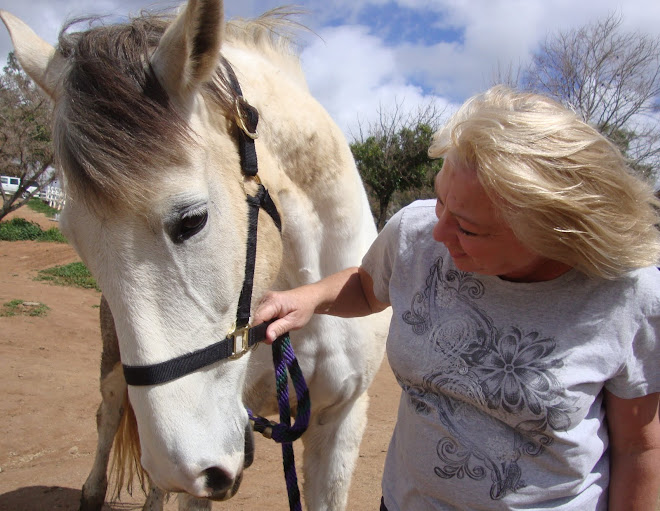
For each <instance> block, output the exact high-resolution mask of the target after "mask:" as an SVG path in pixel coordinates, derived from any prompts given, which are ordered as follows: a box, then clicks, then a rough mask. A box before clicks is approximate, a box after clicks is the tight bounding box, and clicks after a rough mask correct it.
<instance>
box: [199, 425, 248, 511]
mask: <svg viewBox="0 0 660 511" xmlns="http://www.w3.org/2000/svg"><path fill="white" fill-rule="evenodd" d="M243 452H244V459H243V468H244V469H245V468H248V467H249V466H250V465H252V462H253V461H254V436H253V434H252V428H251V426H250V423H249V422H248V424H247V425H246V426H245V447H244V451H243ZM204 476H205V478H206V489H207V491H208V497H207V498H208V499H209V500H215V501H220V500H228V499H230V498H232V497H233V496H234V495H236V493H238V488H239V487H240V486H241V481H242V480H243V471H241V472H239V473H238V474H237V475H236V477H231V476H229V475H228V474H227V473H226V472H225V471H224V470H222V469H221V468H218V467H210V468H207V469H206V470H204Z"/></svg>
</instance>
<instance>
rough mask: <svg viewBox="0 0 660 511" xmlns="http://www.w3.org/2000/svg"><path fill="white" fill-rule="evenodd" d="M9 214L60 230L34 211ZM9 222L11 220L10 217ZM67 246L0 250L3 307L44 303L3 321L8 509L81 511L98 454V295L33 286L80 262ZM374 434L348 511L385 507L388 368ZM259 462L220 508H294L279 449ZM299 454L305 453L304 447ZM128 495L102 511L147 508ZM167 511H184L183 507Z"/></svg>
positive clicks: (2, 430)
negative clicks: (41, 273) (40, 276)
mask: <svg viewBox="0 0 660 511" xmlns="http://www.w3.org/2000/svg"><path fill="white" fill-rule="evenodd" d="M11 216H18V217H22V218H27V219H28V220H32V221H36V222H38V223H39V224H40V225H41V226H42V228H44V229H46V228H50V227H54V226H55V227H56V226H57V223H56V222H54V221H52V220H49V219H47V218H46V217H45V216H43V215H41V214H38V213H35V212H34V211H32V210H30V209H28V208H25V207H24V208H21V209H19V210H18V211H16V212H14V213H13V214H12V215H11ZM11 216H10V218H11ZM78 260H79V259H78V257H77V256H76V254H75V252H74V251H73V250H72V249H71V247H69V246H68V245H64V244H56V243H36V242H0V304H4V303H6V302H8V301H10V300H14V299H21V300H25V301H30V302H41V303H44V304H46V305H47V306H48V307H49V308H50V310H49V312H48V315H47V316H45V317H26V316H14V317H0V388H2V389H3V393H2V397H1V398H0V511H44V510H59V509H62V510H76V509H78V502H79V500H80V488H81V487H82V485H83V483H84V481H85V479H86V477H87V474H88V472H89V470H90V468H91V465H92V461H93V455H94V449H95V446H96V425H95V413H96V408H97V406H98V404H99V401H100V395H99V392H98V367H99V360H100V333H99V327H98V303H99V297H100V294H99V293H98V292H96V291H93V290H84V289H75V288H69V287H60V286H55V285H51V284H48V283H45V282H40V281H35V280H34V277H35V276H36V274H37V271H38V270H41V269H45V268H50V267H52V266H57V265H62V264H68V263H71V262H74V261H78ZM369 394H370V396H371V407H370V410H369V426H368V432H367V434H366V435H365V438H364V440H363V443H362V448H361V453H360V459H359V461H358V467H357V470H356V473H355V477H354V479H353V483H352V486H351V493H350V497H349V509H350V510H358V511H362V510H370V509H377V508H378V502H379V500H380V475H381V471H382V468H383V463H384V458H385V450H386V449H387V444H388V441H389V437H390V434H391V432H392V428H393V427H394V419H395V417H396V408H397V403H398V395H399V391H398V386H397V385H396V382H395V381H394V378H393V376H392V374H391V372H390V370H389V367H388V366H387V363H386V362H385V363H384V364H383V367H382V368H381V370H380V372H379V374H378V376H377V378H376V381H375V382H374V384H373V385H372V387H371V390H370V392H369ZM255 440H256V460H255V463H254V464H253V465H252V467H250V469H248V470H247V472H246V474H245V478H244V480H243V484H242V486H241V489H240V491H239V494H238V495H237V496H236V497H235V498H233V499H232V500H230V501H228V502H226V503H216V504H214V507H213V509H214V510H224V509H226V510H248V509H250V510H251V509H257V508H260V509H269V510H272V511H286V509H288V505H287V499H286V490H285V485H284V478H283V475H282V462H281V458H280V456H281V455H280V451H279V447H278V446H276V445H275V444H274V443H273V442H271V441H269V440H266V439H264V438H262V437H260V436H255ZM295 449H296V456H297V458H298V459H301V457H302V446H301V445H299V444H296V446H295ZM143 499H144V498H143V497H142V496H141V495H136V498H131V497H130V496H128V495H124V496H123V498H122V501H121V502H117V503H110V504H106V506H105V507H104V511H111V510H112V511H127V510H135V509H140V506H141V502H142V501H143ZM166 509H167V510H168V511H170V510H172V511H173V510H175V509H177V506H176V503H175V499H172V500H171V501H170V502H169V503H168V504H167V505H166Z"/></svg>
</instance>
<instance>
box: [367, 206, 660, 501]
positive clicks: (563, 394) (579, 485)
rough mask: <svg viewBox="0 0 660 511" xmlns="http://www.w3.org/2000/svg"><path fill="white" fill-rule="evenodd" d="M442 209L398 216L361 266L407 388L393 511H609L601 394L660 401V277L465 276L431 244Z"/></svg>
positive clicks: (391, 491) (395, 448)
mask: <svg viewBox="0 0 660 511" xmlns="http://www.w3.org/2000/svg"><path fill="white" fill-rule="evenodd" d="M434 207H435V201H433V200H430V201H419V202H416V203H414V204H412V205H410V206H408V207H407V208H404V209H403V210H401V211H400V212H399V213H397V214H396V215H395V216H394V217H393V218H392V219H391V220H390V221H389V222H388V223H387V225H386V226H385V228H384V229H383V231H382V232H381V233H380V235H379V236H378V238H377V240H376V241H375V242H374V244H373V246H372V247H371V249H370V250H369V252H368V253H367V255H366V256H365V257H364V260H363V263H362V265H363V268H364V269H365V270H366V271H367V272H368V273H369V274H370V275H371V277H372V278H373V281H374V291H375V294H376V297H377V298H378V299H379V300H381V301H384V302H389V303H391V304H392V312H393V314H392V323H391V326H390V332H389V337H388V341H387V355H388V359H389V362H390V365H391V366H392V369H393V371H394V374H395V376H396V378H397V380H398V382H399V384H400V385H401V388H402V389H403V392H402V395H401V401H400V404H399V413H398V418H397V424H396V427H395V430H394V434H393V436H392V440H391V443H390V446H389V450H388V453H387V458H386V463H385V471H384V474H383V495H384V499H385V505H386V506H387V508H388V510H389V511H428V510H430V509H438V510H439V509H441V510H454V509H457V510H458V509H460V510H486V509H487V510H494V509H554V510H575V511H578V510H579V511H591V510H599V511H605V510H606V509H607V486H608V480H609V460H608V451H607V447H608V433H607V424H606V423H605V421H604V416H605V409H604V404H603V393H602V390H603V388H606V389H607V390H608V391H610V392H612V393H613V394H615V395H617V396H619V397H621V398H626V399H628V398H635V397H640V396H644V395H647V394H650V393H653V392H658V391H660V377H659V376H658V362H659V360H658V359H659V356H658V349H657V338H658V333H659V332H660V272H659V271H658V270H657V269H656V268H646V269H642V270H638V271H635V272H633V273H632V274H631V275H630V276H629V277H626V278H622V279H619V280H616V281H608V280H604V279H596V278H590V277H587V276H586V275H584V274H583V273H581V272H579V271H576V270H571V271H569V272H568V273H565V274H564V275H562V276H561V277H559V278H557V279H554V280H551V281H547V282H537V283H514V282H508V281H504V280H502V279H499V278H497V277H493V276H484V275H478V274H473V273H466V272H462V271H460V270H458V269H457V268H456V267H455V266H454V264H453V262H452V259H451V257H450V255H449V253H448V252H447V250H446V249H445V247H444V245H442V244H441V243H438V242H436V241H435V240H433V238H432V234H431V233H432V229H433V226H434V224H435V222H436V218H435V213H434Z"/></svg>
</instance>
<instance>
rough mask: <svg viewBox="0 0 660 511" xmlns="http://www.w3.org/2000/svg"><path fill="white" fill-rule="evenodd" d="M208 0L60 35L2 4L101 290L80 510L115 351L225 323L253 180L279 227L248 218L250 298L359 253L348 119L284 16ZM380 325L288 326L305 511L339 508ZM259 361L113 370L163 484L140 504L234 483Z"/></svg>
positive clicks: (224, 491) (257, 398) (112, 418)
mask: <svg viewBox="0 0 660 511" xmlns="http://www.w3.org/2000/svg"><path fill="white" fill-rule="evenodd" d="M222 7H223V6H222V0H190V1H189V3H188V4H187V5H185V6H184V7H183V8H182V9H181V12H180V14H179V15H178V16H176V17H175V18H174V19H167V20H165V19H163V18H157V17H153V16H143V17H140V18H136V19H133V20H131V21H130V22H129V23H127V24H124V25H114V26H97V27H95V28H92V29H90V30H87V31H85V32H80V33H68V34H67V33H66V32H65V35H62V36H61V37H60V41H59V44H58V46H57V48H54V47H52V46H51V45H49V44H48V43H46V42H44V41H43V40H42V39H40V38H39V37H38V36H37V35H36V34H35V33H34V32H33V31H32V30H31V29H30V28H29V27H28V26H27V25H25V24H24V23H23V22H22V21H20V20H19V19H17V18H16V17H14V16H12V15H11V14H9V13H7V12H2V13H1V17H2V19H3V21H4V22H5V25H6V26H7V28H8V29H9V32H10V35H11V37H12V41H13V44H14V47H15V53H16V56H17V58H18V60H19V62H20V63H21V65H22V67H23V69H24V70H25V71H26V72H27V74H28V75H29V76H30V77H31V78H32V79H34V81H35V82H36V83H37V84H38V85H39V86H40V87H41V88H42V89H43V90H44V91H45V92H46V93H47V95H48V96H50V98H52V100H53V101H54V143H55V149H56V153H57V157H58V161H59V165H60V167H61V170H62V173H63V178H64V183H65V189H66V194H67V202H66V207H65V209H64V211H63V212H62V216H61V225H62V229H63V231H64V234H65V235H66V236H67V238H68V240H69V241H70V242H71V244H72V245H73V246H74V247H75V249H76V251H77V252H78V254H79V255H80V257H81V258H82V260H83V261H84V263H85V264H86V265H87V266H88V268H89V269H90V270H91V272H92V273H93V274H94V276H95V277H96V279H97V280H98V282H99V284H100V286H101V288H102V289H103V295H104V297H105V299H107V302H105V300H104V301H103V304H102V311H101V314H102V323H103V325H104V326H103V335H104V354H103V359H102V385H101V387H102V394H103V403H102V405H101V407H100V408H99V443H98V451H97V459H96V462H95V465H94V468H93V469H92V473H91V474H90V477H89V479H88V480H87V482H86V483H85V487H84V490H83V503H82V504H83V507H84V508H86V509H93V508H97V509H99V508H100V505H102V503H103V499H104V497H105V491H106V488H105V484H106V479H105V478H106V470H107V463H108V455H109V452H110V447H111V445H112V437H113V435H114V432H115V431H116V429H117V426H118V423H119V418H120V416H121V411H122V408H123V405H122V399H123V395H124V389H125V388H126V383H125V381H124V375H123V373H122V367H121V364H120V363H119V353H120V354H121V363H123V364H124V365H126V366H137V367H140V366H149V365H153V364H157V363H160V362H164V361H167V360H170V359H173V358H176V357H181V356H184V355H185V354H188V353H192V352H196V351H197V350H201V349H203V348H205V347H207V346H209V345H211V344H213V343H215V342H217V341H218V340H220V339H223V338H224V337H225V336H226V335H227V334H228V332H230V331H232V329H233V324H234V323H235V322H236V319H237V312H236V311H237V307H238V305H239V295H240V294H241V290H242V287H243V281H244V277H245V275H246V259H247V258H248V256H246V253H247V250H248V249H247V247H248V246H249V240H248V233H247V231H248V227H247V218H248V209H249V207H248V204H247V202H246V197H247V196H254V195H256V194H257V192H258V191H259V190H260V189H261V188H260V183H263V185H264V186H265V188H266V189H267V190H268V191H269V193H270V197H272V204H271V205H272V208H270V209H273V208H276V210H277V212H278V213H279V215H280V217H281V232H280V230H279V229H278V225H277V222H276V221H275V220H274V219H272V218H271V217H270V216H269V215H268V214H261V215H260V216H259V220H258V230H257V235H256V239H257V240H258V243H257V249H256V259H255V265H254V266H255V267H254V288H253V292H252V297H253V299H252V302H251V303H252V305H255V304H256V303H257V302H258V300H259V298H260V297H261V296H262V295H263V294H264V293H265V292H266V291H267V290H269V289H285V288H291V287H294V286H299V285H302V284H305V283H310V282H313V281H316V280H318V279H320V278H322V277H324V276H325V275H328V274H330V273H332V272H335V271H337V270H340V269H342V268H344V267H347V266H351V265H355V264H358V263H359V262H360V260H361V257H362V255H363V253H364V252H365V250H366V249H367V248H368V246H369V244H370V243H371V241H372V240H373V238H374V237H375V235H376V231H375V228H374V224H373V220H372V217H371V214H370V210H369V205H368V202H367V198H366V194H365V192H364V188H363V185H362V183H361V180H360V178H359V175H358V173H357V171H356V168H355V165H354V162H353V159H352V156H351V153H350V150H349V147H348V145H347V143H346V141H345V138H344V136H343V135H342V133H341V132H340V130H339V129H338V128H337V126H336V125H335V124H334V123H333V122H332V120H331V119H330V117H329V116H328V114H327V113H326V112H325V111H324V110H323V108H322V107H321V106H320V105H319V104H318V103H317V102H316V101H315V100H314V99H313V98H312V97H311V95H310V93H309V90H308V88H307V86H306V83H305V80H304V77H303V74H302V72H301V69H300V65H299V62H298V59H297V58H296V57H295V56H294V55H292V54H291V53H290V52H289V51H288V47H287V45H286V44H285V43H286V41H287V40H288V39H287V38H282V37H279V36H273V32H274V31H277V30H278V29H282V27H284V29H286V22H285V20H283V19H282V17H281V16H278V15H277V14H278V13H275V15H273V14H271V15H267V16H265V17H262V18H259V19H258V20H255V21H254V22H230V23H227V24H225V23H224V20H223V8H222ZM280 31H281V30H280ZM234 73H235V75H234V76H235V79H233V78H232V74H234ZM238 89H240V90H238ZM241 91H242V95H243V98H245V99H242V98H241V97H240V94H241ZM248 103H249V104H248ZM256 112H258V114H259V120H258V124H257V123H256V115H255V113H256ZM255 125H256V126H255ZM255 128H256V130H258V139H257V140H256V142H255V143H254V144H255V145H254V147H255V148H256V156H257V161H258V169H259V170H258V179H257V178H255V177H253V176H252V175H250V173H245V172H244V171H242V170H241V169H242V166H241V163H242V161H243V160H245V159H248V160H250V159H251V158H250V156H245V155H243V156H241V155H240V154H239V152H240V151H241V150H242V149H243V142H242V141H241V139H244V140H248V139H247V138H245V137H246V136H247V135H255V133H254V132H255ZM248 143H250V142H249V140H248ZM252 159H253V158H252ZM252 163H254V162H252ZM259 181H260V182H259ZM110 310H111V311H112V315H111V314H110ZM248 312H249V311H248ZM113 316H114V320H113ZM386 324H387V318H386V317H380V318H370V319H357V320H345V319H338V318H332V317H329V316H317V317H316V318H315V319H314V320H313V321H312V322H311V323H310V324H309V326H308V327H307V328H305V329H304V330H301V331H299V332H294V333H292V344H293V346H294V348H295V351H296V354H297V356H298V359H299V361H300V364H301V367H302V369H303V373H304V374H305V377H306V379H307V383H308V386H309V391H310V396H311V402H312V416H311V420H310V424H309V428H308V430H307V432H306V433H305V434H304V435H303V437H302V440H303V445H304V457H303V469H304V488H303V489H304V497H305V501H306V506H307V509H309V510H325V509H332V510H341V509H344V508H345V507H346V502H347V494H348V487H349V483H350V479H351V475H352V472H353V470H354V467H355V463H356V458H357V455H358V450H359V445H360V441H361V438H362V434H363V432H364V428H365V423H366V408H367V399H368V398H367V394H366V390H367V387H368V386H369V384H370V382H371V381H372V379H373V377H374V375H375V373H376V371H377V369H378V368H379V366H380V363H381V360H382V357H383V350H384V338H385V329H386ZM115 330H116V335H115ZM117 346H118V350H117ZM270 359H271V355H270V349H267V348H263V347H262V348H261V349H259V350H256V351H254V352H250V353H247V354H245V356H242V357H241V358H237V359H224V360H221V361H217V362H214V363H212V364H210V365H208V366H206V367H203V368H201V369H199V370H196V371H194V372H192V373H190V374H187V375H185V376H182V377H179V378H175V379H173V380H171V381H166V382H164V383H156V384H146V385H129V386H128V398H129V401H130V406H131V407H132V409H133V411H134V416H135V419H136V422H137V430H138V434H139V449H140V451H141V458H140V461H141V465H142V467H143V468H144V469H145V470H146V472H147V474H148V476H149V477H150V479H151V481H152V482H153V483H154V484H155V485H156V486H157V487H158V488H159V489H155V490H154V491H152V494H151V495H150V496H149V499H148V501H147V504H145V508H150V509H158V508H162V495H163V491H172V492H180V493H182V494H187V495H188V496H187V497H183V498H182V499H180V508H181V509H210V507H211V503H210V502H211V500H224V499H228V498H230V497H231V496H232V495H234V494H235V492H236V491H237V489H238V485H239V483H240V480H241V475H242V471H243V468H244V466H246V465H249V463H250V458H251V452H250V449H251V448H250V445H251V431H250V427H249V422H248V413H247V412H246V407H249V408H250V409H251V410H253V411H254V412H255V413H259V414H271V413H274V412H275V411H276V400H275V387H274V376H273V368H272V362H271V360H270ZM246 446H247V448H246ZM161 490H162V491H161ZM209 499H210V500H209ZM85 506H87V507H85Z"/></svg>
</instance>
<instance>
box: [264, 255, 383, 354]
mask: <svg viewBox="0 0 660 511" xmlns="http://www.w3.org/2000/svg"><path fill="white" fill-rule="evenodd" d="M386 307H389V303H383V302H380V301H378V299H377V298H376V297H375V295H374V291H373V281H372V280H371V277H370V276H369V274H368V273H367V272H366V271H364V270H363V269H362V268H358V267H353V268H346V269H345V270H342V271H340V272H337V273H334V274H333V275H330V276H329V277H326V278H324V279H323V280H320V281H318V282H316V283H314V284H308V285H306V286H301V287H297V288H295V289H291V290H290V291H280V292H269V293H267V294H266V296H264V298H263V300H261V303H260V304H259V306H258V307H257V310H256V311H255V313H254V320H253V323H254V324H255V325H258V324H260V323H263V322H265V321H268V320H270V319H273V318H279V319H278V320H277V321H275V322H273V323H272V324H270V325H269V326H268V329H267V330H266V343H267V344H271V343H272V342H273V341H275V339H277V338H278V337H279V336H280V335H283V334H285V333H286V332H290V331H292V330H299V329H301V328H302V327H304V326H305V325H306V324H307V323H309V320H310V319H312V316H313V315H314V313H318V314H330V315H331V316H339V317H342V318H356V317H361V316H367V315H368V314H373V313H374V312H380V311H382V310H384V309H385V308H386Z"/></svg>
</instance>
